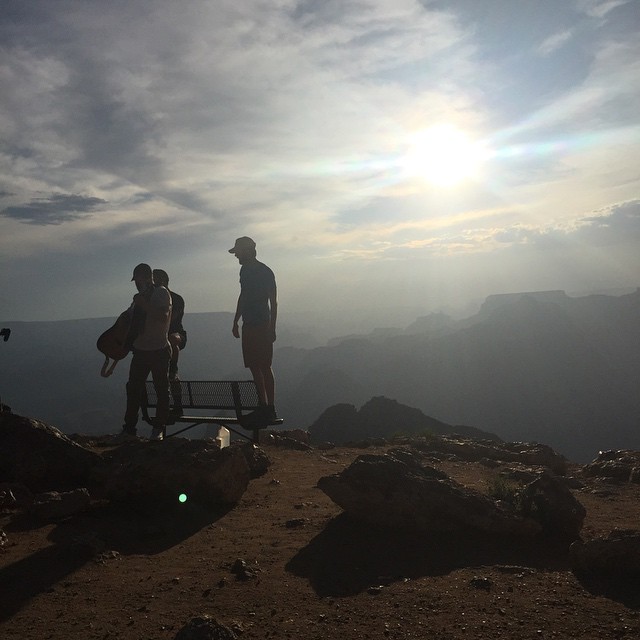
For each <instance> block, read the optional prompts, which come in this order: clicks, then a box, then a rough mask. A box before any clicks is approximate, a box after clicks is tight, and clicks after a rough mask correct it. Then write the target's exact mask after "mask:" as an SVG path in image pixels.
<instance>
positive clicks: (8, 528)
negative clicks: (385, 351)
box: [0, 447, 640, 640]
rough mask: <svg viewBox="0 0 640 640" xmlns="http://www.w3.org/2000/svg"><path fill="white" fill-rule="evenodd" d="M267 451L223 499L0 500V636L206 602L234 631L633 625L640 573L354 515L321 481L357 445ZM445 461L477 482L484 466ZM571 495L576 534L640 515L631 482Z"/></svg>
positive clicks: (157, 625) (120, 620)
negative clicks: (382, 524) (29, 507)
mask: <svg viewBox="0 0 640 640" xmlns="http://www.w3.org/2000/svg"><path fill="white" fill-rule="evenodd" d="M375 451H377V450H375V449H368V450H367V453H373V452H375ZM266 452H267V454H268V455H269V457H270V459H271V460H272V463H273V464H272V466H271V467H270V469H269V471H268V472H267V474H266V475H264V476H263V477H261V478H258V479H255V480H252V481H251V483H250V486H249V488H248V490H247V492H246V493H245V495H244V496H243V498H242V500H241V502H240V503H239V504H238V505H236V506H235V507H233V508H231V509H229V510H227V511H226V512H220V513H216V514H211V513H203V512H202V511H201V510H199V509H198V507H197V506H196V505H193V504H191V503H190V502H189V501H188V500H187V502H186V503H184V504H180V503H178V501H177V500H176V505H175V508H173V509H172V510H171V512H170V513H165V514H164V515H159V514H158V513H157V512H156V513H154V511H153V509H152V508H151V506H150V509H149V512H148V513H144V512H141V511H139V510H138V511H135V512H134V511H131V512H128V513H125V512H122V511H121V510H119V511H118V510H115V509H113V508H112V507H109V505H104V504H96V505H94V506H93V508H92V509H91V510H90V511H89V512H88V513H85V514H83V515H82V516H79V517H75V518H72V519H68V520H66V521H64V522H60V523H58V524H49V525H46V526H41V525H36V524H35V523H34V522H30V521H29V520H26V519H16V518H13V519H12V518H11V517H10V515H9V514H4V515H0V527H1V528H3V529H4V530H5V532H6V534H7V537H8V542H6V543H5V544H4V545H3V546H2V547H0V638H2V639H3V640H18V639H20V640H24V639H31V638H33V639H36V638H37V639H38V640H40V639H47V638H51V639H56V640H58V639H59V640H70V639H78V640H93V639H96V640H98V639H99V640H108V639H114V638H119V639H121V640H141V639H145V640H147V639H148V640H156V639H157V640H168V639H171V640H172V639H173V638H174V637H175V635H176V633H177V632H178V631H179V630H180V629H181V628H182V627H183V626H184V625H185V624H186V623H187V622H188V621H189V620H191V619H192V618H194V617H196V616H200V615H202V614H210V615H212V616H214V617H216V618H217V619H218V620H219V621H220V622H222V623H224V624H225V625H227V626H229V627H231V628H232V629H233V630H234V631H235V633H236V634H237V635H238V637H239V638H242V639H243V640H254V639H265V638H269V639H273V638H291V639H302V638H304V639H316V638H317V639H328V638H341V639H342V640H355V639H360V638H372V639H376V638H380V639H385V638H398V639H400V638H402V639H405V638H429V639H433V640H440V639H442V640H444V639H447V640H449V639H462V638H465V639H469V638H473V639H481V638H486V639H491V640H495V639H496V638H510V639H512V638H513V639H519V638H522V639H525V638H555V639H562V638H583V639H590V638H593V639H598V640H606V639H609V638H611V639H614V638H615V639H620V638H628V639H629V640H631V639H632V638H633V639H636V638H639V637H640V617H639V611H640V585H639V584H625V585H613V584H608V583H604V582H598V581H590V582H587V581H584V580H583V581H581V580H579V579H577V578H576V577H575V576H574V575H573V573H572V572H571V571H570V570H569V568H568V564H567V554H566V550H564V549H557V548H553V547H552V546H549V545H548V544H541V543H537V544H533V543H528V544H524V543H514V542H506V541H504V540H503V541H496V540H494V539H490V538H485V537H482V536H468V535H467V536H464V537H456V536H431V537H429V536H422V537H408V536H406V535H398V534H394V533H392V532H389V531H384V530H378V529H375V528H372V527H364V526H362V525H358V524H355V523H353V522H350V521H349V520H348V518H346V517H345V516H344V515H343V514H341V510H340V508H339V507H337V506H336V505H335V504H334V503H333V502H331V500H329V498H327V496H325V495H324V494H323V493H322V492H321V491H320V490H319V489H317V488H316V482H317V480H318V478H320V477H322V476H324V475H328V474H333V473H337V472H339V471H340V470H342V469H343V468H345V467H346V466H348V465H349V464H350V463H351V461H352V460H353V459H354V458H355V457H356V456H357V455H359V454H360V453H362V451H361V450H357V449H350V448H338V449H334V450H330V451H318V450H313V451H305V452H302V451H292V450H282V449H278V448H275V447H267V448H266ZM441 467H442V468H443V470H445V471H446V472H447V473H449V474H450V475H451V476H452V477H454V478H456V479H457V480H459V481H460V482H462V483H463V484H466V485H467V486H473V487H475V488H478V489H481V490H482V489H483V488H486V484H487V480H488V477H489V475H490V474H491V473H492V472H491V471H488V470H487V469H486V468H484V467H481V466H478V465H474V464H470V463H458V462H456V463H453V462H449V463H442V464H441ZM576 473H577V472H576ZM576 495H577V497H578V499H579V500H580V501H581V502H582V503H583V504H584V506H585V507H586V509H587V519H586V522H585V527H584V530H583V534H584V535H583V538H584V539H589V538H592V537H595V536H598V535H601V534H606V533H608V532H609V531H610V530H611V529H612V528H614V527H618V528H637V527H638V526H639V525H640V486H638V485H615V484H603V483H600V482H597V481H590V482H589V484H588V485H587V486H586V487H585V488H584V489H582V490H578V491H576Z"/></svg>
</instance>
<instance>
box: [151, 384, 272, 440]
mask: <svg viewBox="0 0 640 640" xmlns="http://www.w3.org/2000/svg"><path fill="white" fill-rule="evenodd" d="M171 396H172V401H173V403H174V404H173V405H172V407H171V411H170V417H169V421H168V423H167V425H166V426H165V428H164V432H163V436H164V437H171V436H176V435H178V434H179V433H183V432H184V431H187V430H188V429H192V428H193V427H196V426H198V425H200V424H217V425H219V426H221V427H226V428H227V429H229V430H230V431H233V432H234V433H235V434H237V435H239V436H241V437H243V438H246V439H247V440H253V441H254V442H258V439H259V433H260V429H263V428H265V427H269V426H275V425H279V424H282V422H283V419H282V418H277V419H276V420H273V421H271V422H268V423H264V424H262V423H260V424H258V425H254V424H251V425H250V426H249V425H248V426H246V427H245V426H243V421H246V416H247V414H248V413H249V412H251V411H255V410H256V409H258V408H259V406H260V405H259V403H258V391H257V389H256V385H255V382H254V381H253V380H175V381H172V382H171ZM176 398H181V400H182V413H181V414H179V412H178V411H176V409H177V404H176V403H175V401H176ZM141 407H142V418H143V420H144V421H145V422H147V423H149V424H150V425H154V417H153V416H151V415H150V414H149V409H157V408H158V397H157V395H156V390H155V388H154V386H153V382H152V381H151V380H147V383H146V385H145V393H144V394H143V397H142V402H141ZM190 411H198V412H201V411H226V412H233V414H232V415H192V414H189V415H185V412H190ZM176 422H180V423H189V426H187V427H184V428H182V429H180V430H178V431H174V432H173V433H170V434H167V433H166V430H167V429H166V427H167V426H171V425H173V424H175V423H176ZM245 424H246V422H245ZM236 426H240V427H242V428H243V429H246V430H247V431H252V432H253V435H252V436H248V435H246V434H245V433H242V432H241V431H238V430H237V429H235V428H234V427H236Z"/></svg>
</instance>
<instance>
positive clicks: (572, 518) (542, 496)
mask: <svg viewBox="0 0 640 640" xmlns="http://www.w3.org/2000/svg"><path fill="white" fill-rule="evenodd" d="M520 503H521V513H522V514H523V515H526V516H529V517H531V518H533V519H535V520H536V521H537V522H539V523H540V524H541V525H542V529H543V531H544V532H545V533H546V534H548V535H550V536H553V537H556V538H559V539H562V540H568V541H573V540H577V539H578V538H579V537H580V531H581V530H582V525H583V523H584V519H585V516H586V515H587V511H586V509H585V508H584V507H583V506H582V504H581V503H580V502H579V501H578V499H577V498H576V497H575V496H574V495H573V493H571V490H570V489H569V487H568V486H567V484H566V482H564V481H562V480H561V479H559V478H558V477H557V476H554V475H553V474H552V473H549V472H548V471H543V472H542V473H541V474H540V475H539V476H538V477H537V478H536V479H535V480H533V481H532V482H530V483H529V484H527V485H526V486H525V487H524V489H523V490H522V491H521V493H520Z"/></svg>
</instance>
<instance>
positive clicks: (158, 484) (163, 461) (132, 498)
mask: <svg viewBox="0 0 640 640" xmlns="http://www.w3.org/2000/svg"><path fill="white" fill-rule="evenodd" d="M104 457H105V458H106V461H107V462H108V468H107V469H106V472H105V471H104V470H103V472H102V473H101V478H100V484H101V485H102V486H103V488H104V497H106V498H109V499H110V500H114V501H122V502H133V503H140V502H142V503H145V504H158V505H161V504H172V503H175V502H176V501H177V500H178V498H179V496H180V495H181V494H184V495H185V496H186V498H187V499H188V500H190V501H195V502H197V503H198V504H201V505H203V506H206V507H216V506H220V505H227V504H235V503H236V502H238V500H240V498H241V497H242V495H243V493H244V492H245V491H246V489H247V486H248V484H249V480H250V476H251V472H250V469H249V465H248V464H247V459H246V457H245V454H244V453H243V451H242V447H236V446H233V447H225V448H224V449H218V447H217V446H216V445H215V444H214V443H213V442H212V441H207V440H186V439H183V438H167V439H166V440H164V441H162V442H130V443H126V444H124V445H123V446H121V447H119V448H118V449H114V450H113V451H111V452H109V453H105V454H104Z"/></svg>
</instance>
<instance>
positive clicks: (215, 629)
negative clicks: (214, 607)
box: [174, 614, 238, 640]
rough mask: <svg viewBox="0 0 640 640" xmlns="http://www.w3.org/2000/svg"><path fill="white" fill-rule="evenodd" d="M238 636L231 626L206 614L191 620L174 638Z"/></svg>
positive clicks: (198, 639) (214, 639)
mask: <svg viewBox="0 0 640 640" xmlns="http://www.w3.org/2000/svg"><path fill="white" fill-rule="evenodd" d="M237 637H238V636H237V635H236V634H235V633H234V632H233V631H232V630H231V629H230V628H229V627H227V626H225V625H224V624H221V623H220V622H218V621H217V620H216V619H215V618H213V617H212V616H209V615H207V614H205V615H203V616H199V617H197V618H193V619H192V620H191V621H189V622H188V623H187V624H186V625H185V626H184V627H182V629H180V631H178V633H177V634H176V636H175V638H174V640H236V639H237Z"/></svg>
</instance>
